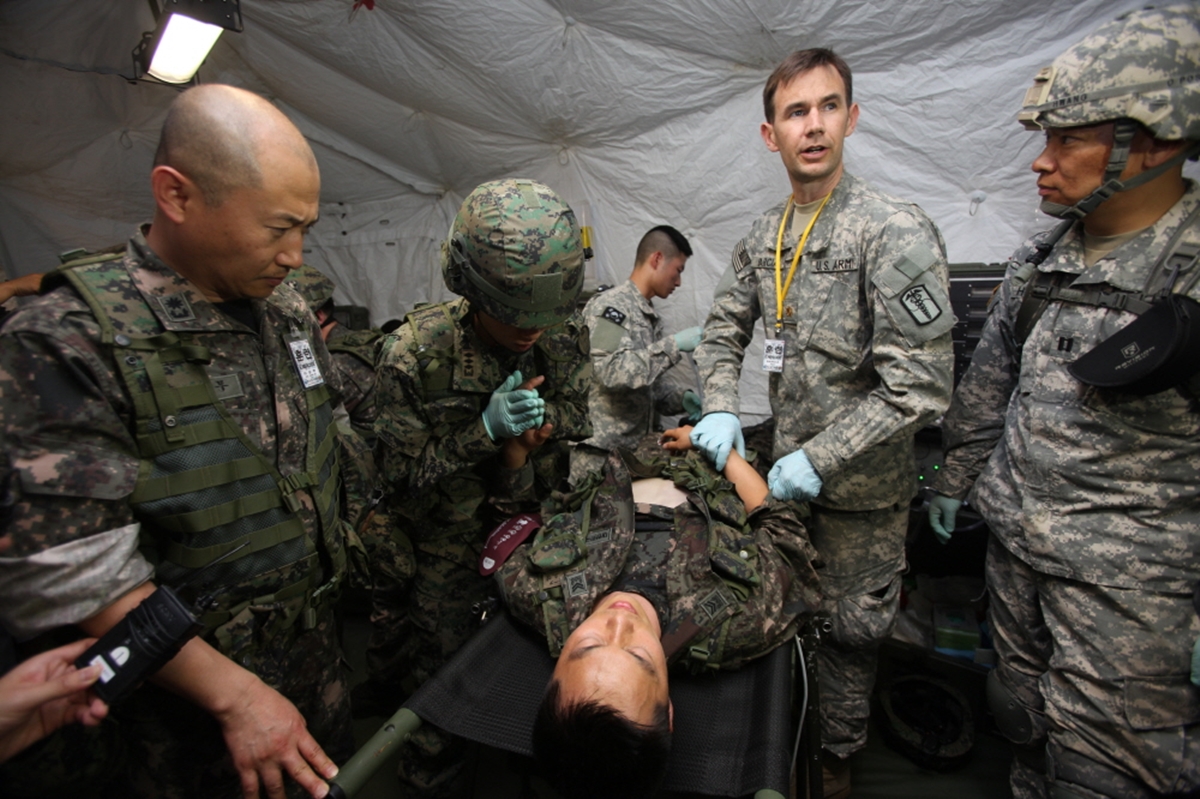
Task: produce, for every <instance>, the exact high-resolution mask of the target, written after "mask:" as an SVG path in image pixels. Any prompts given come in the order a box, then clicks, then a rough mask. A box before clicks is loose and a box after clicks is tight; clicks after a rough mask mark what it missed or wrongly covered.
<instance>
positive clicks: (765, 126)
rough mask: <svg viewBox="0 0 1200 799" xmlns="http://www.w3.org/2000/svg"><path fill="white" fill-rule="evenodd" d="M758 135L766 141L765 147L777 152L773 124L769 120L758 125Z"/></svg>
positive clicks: (777, 147)
mask: <svg viewBox="0 0 1200 799" xmlns="http://www.w3.org/2000/svg"><path fill="white" fill-rule="evenodd" d="M758 135H760V136H762V140H763V141H764V142H766V145H767V149H768V150H770V151H771V152H773V153H777V152H779V145H778V144H776V143H775V126H774V125H772V124H771V123H770V122H764V123H762V124H761V125H759V126H758Z"/></svg>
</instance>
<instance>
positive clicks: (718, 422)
mask: <svg viewBox="0 0 1200 799" xmlns="http://www.w3.org/2000/svg"><path fill="white" fill-rule="evenodd" d="M691 439H692V446H693V447H695V448H696V449H698V450H700V451H701V452H703V453H704V455H705V456H706V457H707V458H708V459H709V460H710V461H712V462H713V465H714V466H716V467H717V471H718V472H723V471H725V461H727V460H728V459H729V450H731V449H733V448H734V447H736V448H737V451H738V454H739V455H741V456H742V457H743V458H744V457H746V439H744V438H742V422H741V420H740V419H738V418H737V414H734V413H729V412H727V411H724V412H718V413H710V414H708V415H707V416H705V417H704V418H703V419H701V420H700V421H699V422H697V423H696V426H695V427H693V428H692V435H691Z"/></svg>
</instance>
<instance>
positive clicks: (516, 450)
mask: <svg viewBox="0 0 1200 799" xmlns="http://www.w3.org/2000/svg"><path fill="white" fill-rule="evenodd" d="M538 379H539V380H540V379H541V378H538ZM552 432H554V425H552V424H550V423H549V422H546V424H544V425H542V426H541V427H531V428H530V429H528V430H526V431H525V432H523V433H521V434H520V435H518V436H515V437H513V438H510V439H507V440H505V442H504V446H502V447H501V448H500V460H501V462H502V463H503V464H504V468H506V469H520V468H521V467H522V466H524V465H525V462H526V461H528V460H529V456H530V455H532V454H533V451H534V450H536V449H537V448H538V447H540V446H541V445H542V444H545V443H546V442H547V441H548V440H549V439H550V434H551V433H552Z"/></svg>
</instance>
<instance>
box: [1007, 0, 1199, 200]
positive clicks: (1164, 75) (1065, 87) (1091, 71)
mask: <svg viewBox="0 0 1200 799" xmlns="http://www.w3.org/2000/svg"><path fill="white" fill-rule="evenodd" d="M1017 120H1018V121H1019V122H1020V123H1021V124H1022V125H1024V126H1025V127H1026V128H1027V129H1029V130H1041V129H1044V128H1066V127H1075V126H1080V125H1096V124H1100V123H1102V122H1115V123H1116V127H1115V130H1114V143H1113V148H1112V153H1111V155H1110V156H1109V161H1108V166H1107V168H1106V170H1105V174H1104V182H1103V184H1102V185H1101V186H1100V188H1098V189H1096V191H1094V192H1093V193H1092V194H1090V195H1088V196H1087V197H1085V198H1084V199H1083V200H1080V201H1079V202H1078V203H1076V204H1075V205H1073V206H1064V205H1059V204H1057V203H1046V202H1043V203H1042V210H1043V211H1045V212H1046V213H1048V214H1050V215H1052V216H1057V217H1061V218H1075V219H1078V218H1082V217H1084V216H1086V215H1087V214H1089V213H1091V212H1092V211H1094V210H1095V209H1096V207H1097V206H1099V205H1100V203H1102V202H1104V201H1105V200H1107V199H1108V198H1109V197H1111V196H1112V195H1113V194H1114V193H1116V192H1119V191H1126V190H1128V189H1131V188H1134V187H1135V186H1139V185H1141V184H1143V183H1145V182H1147V181H1150V180H1153V179H1154V178H1155V177H1157V176H1158V175H1161V174H1162V173H1163V172H1165V171H1167V170H1168V169H1171V168H1173V167H1175V166H1177V165H1178V164H1180V163H1182V161H1183V160H1184V159H1185V158H1195V157H1196V155H1197V154H1200V9H1197V7H1196V6H1195V5H1192V4H1187V5H1172V6H1167V7H1163V8H1153V7H1147V8H1144V9H1141V10H1138V11H1133V12H1130V13H1128V14H1123V15H1121V16H1119V17H1117V18H1116V19H1115V20H1113V21H1112V22H1109V23H1107V24H1105V25H1103V26H1101V27H1100V28H1098V29H1097V30H1096V31H1095V32H1094V33H1092V34H1090V35H1089V36H1087V37H1086V38H1084V39H1083V40H1082V41H1080V42H1079V43H1078V44H1075V45H1074V46H1072V47H1070V48H1069V49H1068V50H1067V51H1066V52H1065V53H1063V54H1062V55H1060V56H1059V57H1058V58H1056V59H1055V60H1054V63H1053V64H1052V65H1051V66H1048V67H1045V68H1043V69H1042V70H1041V71H1039V72H1038V74H1037V75H1036V76H1035V77H1034V81H1033V86H1032V87H1031V88H1030V89H1029V90H1028V91H1027V92H1026V93H1025V100H1024V103H1023V105H1022V108H1021V111H1020V113H1019V114H1018V115H1017ZM1137 123H1141V124H1142V125H1144V126H1145V127H1146V129H1147V130H1149V131H1150V133H1151V135H1153V136H1154V137H1155V138H1157V139H1163V140H1166V141H1179V140H1187V141H1190V142H1192V145H1191V146H1190V147H1188V148H1185V150H1184V151H1183V152H1181V153H1180V154H1179V155H1178V156H1176V157H1175V158H1172V159H1171V160H1169V161H1168V162H1167V163H1165V164H1162V165H1160V166H1158V167H1156V168H1154V169H1151V170H1147V171H1146V172H1143V173H1142V174H1140V175H1138V176H1136V177H1134V178H1131V179H1130V180H1127V181H1124V182H1122V181H1121V180H1120V179H1119V178H1120V176H1121V172H1123V171H1124V169H1125V163H1126V161H1127V160H1128V157H1129V147H1130V143H1131V142H1132V140H1133V135H1134V133H1136V131H1137Z"/></svg>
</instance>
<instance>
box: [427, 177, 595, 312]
mask: <svg viewBox="0 0 1200 799" xmlns="http://www.w3.org/2000/svg"><path fill="white" fill-rule="evenodd" d="M442 276H443V277H444V278H445V281H446V287H447V288H449V289H450V290H451V291H453V292H454V293H455V294H460V295H462V296H464V297H466V298H467V299H468V300H470V302H471V304H472V305H473V306H475V307H476V308H478V309H479V310H482V311H483V312H484V313H486V314H488V315H489V316H492V317H495V318H496V319H498V320H499V321H501V322H503V323H505V324H509V325H513V326H514V327H519V328H523V329H529V328H546V327H551V326H553V325H556V324H558V323H559V322H561V321H562V320H564V319H566V318H567V317H568V316H570V315H571V313H572V312H573V311H574V309H575V303H576V300H577V299H578V297H579V292H580V291H581V290H582V288H583V247H582V244H581V243H580V238H579V225H578V224H577V223H576V221H575V214H574V212H573V211H571V209H570V207H569V206H568V205H567V204H566V203H565V202H563V201H562V199H561V198H560V197H559V196H558V195H557V194H555V193H554V190H553V189H550V188H549V187H547V186H543V185H542V184H540V183H535V182H533V181H531V180H517V179H511V180H498V181H493V182H490V183H484V184H483V185H481V186H479V187H477V188H476V189H475V190H474V191H473V192H471V194H470V195H469V196H468V197H467V199H466V200H464V201H463V204H462V207H461V208H460V209H459V211H458V216H456V217H455V219H454V224H453V226H452V227H451V228H450V235H449V237H448V238H447V240H446V241H445V242H443V244H442Z"/></svg>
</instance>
